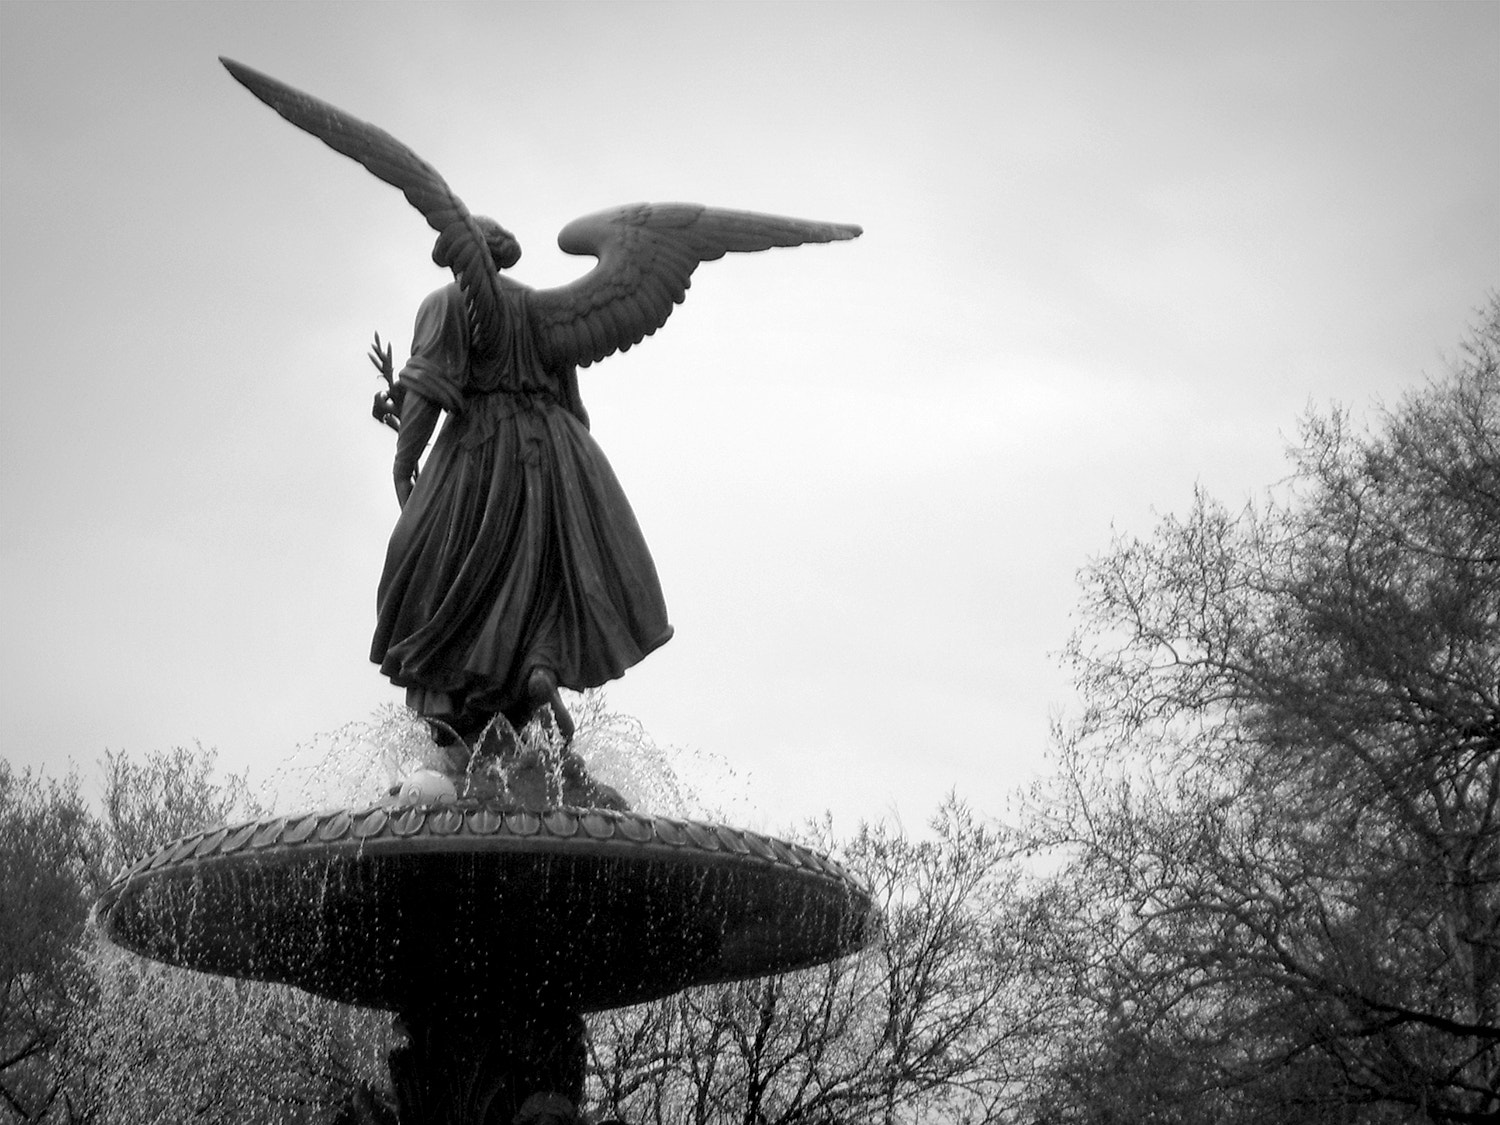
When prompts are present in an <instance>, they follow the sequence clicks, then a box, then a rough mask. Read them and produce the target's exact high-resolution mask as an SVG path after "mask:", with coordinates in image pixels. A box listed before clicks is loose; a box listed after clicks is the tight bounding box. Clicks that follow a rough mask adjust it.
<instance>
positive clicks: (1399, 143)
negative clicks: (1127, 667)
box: [0, 2, 1500, 828]
mask: <svg viewBox="0 0 1500 1125" xmlns="http://www.w3.org/2000/svg"><path fill="white" fill-rule="evenodd" d="M1497 48H1500V5H1497V4H1495V3H1467V4H1434V3H1422V4H1411V5H1395V4H1384V5H1359V4H1337V5H1293V4H1275V5H1232V4H1225V5H1217V4H1216V5H1206V4H1205V5H1172V6H1137V5H1129V4H1118V5H1102V4H1098V5H1078V6H1066V5H1047V6H1031V5H999V4H996V5H977V4H975V5H964V6H951V7H950V6H944V5H939V4H925V3H924V4H920V5H918V4H912V5H900V6H883V5H872V4H870V5H867V4H858V5H841V4H831V3H830V4H805V5H795V6H792V5H788V6H780V5H774V4H754V5H748V6H736V5H728V4H712V5H709V4H701V5H691V4H690V5H671V4H647V5H633V4H623V3H622V4H609V5H600V6H594V5H585V4H576V5H548V6H529V5H511V4H492V5H482V6H481V5H477V4H476V5H453V6H449V5H444V4H421V5H417V4H410V5H407V4H380V5H354V4H339V5H318V4H297V5H293V4H269V3H267V4H251V5H233V4H213V5H208V4H203V5H191V4H171V5H160V6H157V5H150V4H107V5H84V4H64V3H58V4H25V3H16V2H8V3H5V4H3V5H0V131H3V132H0V158H3V162H0V193H3V195H0V223H3V226H0V282H3V289H0V375H3V380H4V385H3V394H0V484H3V490H0V506H3V507H0V519H3V528H4V530H3V540H0V637H3V653H4V656H3V665H0V713H3V718H4V723H3V726H0V731H3V735H0V753H3V754H4V756H5V757H7V758H9V759H10V760H12V761H13V762H17V763H21V764H28V765H41V764H45V765H47V766H48V767H49V768H50V769H53V770H55V771H59V772H60V771H61V770H63V769H65V768H66V763H67V762H68V760H69V759H72V760H74V761H76V762H77V763H79V764H80V765H81V766H84V767H86V768H87V767H90V766H91V765H92V763H93V761H94V760H95V758H97V757H98V756H99V755H100V754H101V753H102V752H103V751H104V750H105V749H106V748H111V749H124V750H128V751H133V752H145V751H147V750H152V749H163V748H166V747H168V746H171V745H173V744H176V743H186V742H191V741H192V740H194V739H197V740H200V741H202V742H203V743H204V744H205V745H212V746H216V747H218V748H219V750H220V752H221V754H222V757H223V761H224V763H225V764H226V765H228V766H230V767H233V768H236V769H239V768H244V767H246V766H248V767H250V768H251V769H252V773H253V775H255V776H265V775H266V774H267V773H269V771H270V770H271V769H273V768H274V767H275V766H276V765H278V764H279V763H280V762H282V761H283V760H285V759H286V757H287V756H288V755H289V754H291V752H292V751H293V749H294V748H295V747H296V746H297V745H298V744H299V743H307V742H309V741H310V740H313V739H314V738H315V737H316V736H317V735H319V734H320V732H325V731H328V730H331V729H333V728H337V727H339V726H341V725H342V724H345V723H347V722H350V721H351V720H360V719H364V718H366V717H368V716H369V715H370V714H371V713H372V711H374V709H375V708H377V707H378V706H379V705H380V704H382V703H386V702H392V701H396V700H398V699H399V698H400V693H399V692H397V691H396V690H395V689H394V688H392V687H391V686H390V685H389V684H388V683H386V682H385V681H384V680H383V679H382V678H381V676H380V675H379V673H378V671H377V670H376V668H375V667H374V666H373V665H370V664H368V663H367V661H366V656H367V653H368V645H369V639H370V630H371V627H372V625H373V617H374V596H375V585H376V581H377V579H378V577H379V572H380V566H381V562H382V558H383V554H384V549H385V539H386V536H387V535H388V533H389V531H390V527H391V525H392V523H393V521H394V518H395V515H396V503H395V499H394V496H393V494H392V491H391V485H390V473H389V469H390V466H389V459H390V454H391V452H392V448H393V443H392V440H391V435H390V433H389V431H386V430H384V429H382V428H381V427H379V426H377V425H376V424H375V423H374V422H373V421H372V420H370V418H369V416H368V404H369V399H370V396H371V394H372V393H373V392H374V390H375V385H376V383H375V378H374V374H373V371H372V370H371V369H370V368H369V367H368V366H367V365H366V362H365V360H364V358H363V352H364V349H365V347H366V344H367V341H368V339H369V336H370V334H371V332H372V331H374V330H376V329H378V330H379V331H380V332H381V333H382V334H383V335H385V336H388V337H391V338H393V339H394V340H395V341H396V346H397V351H398V361H399V359H400V358H402V357H404V354H405V353H404V349H405V348H406V347H407V345H408V344H409V342H410V332H411V324H412V317H413V314H414V312H415V310H416V307H417V304H418V302H419V301H420V300H421V298H422V296H423V295H424V294H426V293H427V292H428V291H430V290H432V289H434V288H436V287H438V286H439V285H441V284H443V283H444V281H445V280H446V279H445V277H444V275H443V274H442V273H440V272H439V271H438V270H437V269H436V268H435V267H434V266H432V264H431V262H430V260H429V258H428V252H429V249H430V247H431V240H432V236H431V233H430V232H429V231H428V230H427V228H426V226H425V224H424V223H423V222H422V220H421V218H420V217H419V216H418V215H417V213H416V212H415V211H413V210H412V209H411V208H410V207H409V206H408V205H407V204H406V203H405V201H404V200H403V199H402V198H401V197H400V195H399V194H398V193H397V192H395V191H394V190H393V189H391V188H389V187H387V186H385V185H384V184H381V183H380V182H378V181H377V180H375V179H374V178H373V177H371V176H370V175H369V174H368V173H366V172H365V171H364V170H363V169H361V168H359V167H358V166H357V165H355V164H354V163H352V162H350V161H348V160H346V159H344V158H342V157H340V156H337V155H336V154H334V153H333V152H331V151H330V150H328V149H326V148H325V147H324V146H323V145H321V144H320V143H318V142H317V141H315V140H313V139H312V138H310V137H308V136H306V135H305V134H302V133H300V132H298V131H297V130H295V129H293V128H292V127H291V126H289V125H287V124H286V123H285V122H283V121H281V120H280V119H279V118H278V117H276V116H275V115H274V114H273V113H272V112H271V111H270V110H268V109H266V108H265V107H263V106H261V105H260V104H259V103H257V102H256V101H255V100H254V99H253V98H251V97H250V95H249V94H248V93H247V92H246V91H244V90H243V89H242V88H240V87H239V86H238V85H237V84H236V83H234V82H233V81H232V80H231V79H230V78H229V76H228V75H227V74H226V73H225V72H224V71H223V70H222V68H221V67H220V66H219V64H218V62H217V61H216V57H217V56H218V55H220V54H224V55H229V56H230V57H233V58H237V59H239V60H241V61H243V62H245V63H248V64H249V65H251V66H254V67H256V68H258V69H261V70H264V71H267V72H268V73H271V74H273V75H275V76H277V77H279V78H281V79H283V80H284V81H287V82H290V83H291V84H293V85H295V86H299V87H301V88H303V89H305V90H307V91H309V92H311V93H313V94H316V95H318V96H320V97H322V98H324V99H326V100H328V101H331V102H333V103H334V104H336V105H339V106H341V107H342V108H344V109H346V110H348V111H350V112H352V113H354V114H356V115H358V116H361V117H364V118H366V119H367V120H371V121H373V122H375V123H377V124H379V125H380V126H382V127H383V128H385V129H387V130H389V131H390V132H392V133H394V134H395V135H396V136H398V137H400V138H401V139H402V140H404V141H406V142H407V143H408V144H409V145H411V146H412V147H413V148H414V149H416V151H417V152H418V153H420V154H421V155H422V156H424V157H425V158H426V159H427V160H429V161H430V162H432V163H433V164H434V165H435V166H436V167H437V168H438V169H439V170H440V171H441V172H442V173H443V174H444V176H445V177H446V178H447V180H448V182H449V183H450V185H451V186H452V187H453V188H454V189H455V190H456V191H457V192H458V194H459V195H461V196H462V197H463V198H464V200H465V201H466V202H467V203H468V204H469V206H470V207H471V208H473V209H474V210H476V211H480V212H486V213H490V214H493V215H494V216H495V217H497V218H498V219H500V220H501V222H503V223H505V224H506V225H507V226H509V227H510V228H511V229H512V230H514V231H515V232H516V233H517V235H518V236H519V238H520V239H521V242H522V245H523V246H524V247H525V250H526V255H525V258H524V259H523V260H522V262H521V264H520V266H519V267H518V269H517V271H516V275H517V276H518V277H520V278H521V279H522V280H524V281H528V282H530V283H532V284H557V283H560V282H563V281H566V280H568V279H570V278H571V277H573V276H576V275H577V274H579V273H581V272H583V271H584V270H585V269H586V268H587V266H588V265H589V264H590V263H589V262H588V261H587V260H586V259H572V258H568V257H567V256H565V255H563V254H562V253H561V252H560V251H558V250H557V249H556V248H555V241H554V240H555V236H556V232H557V231H558V230H559V229H560V228H561V227H562V226H563V225H564V224H565V223H566V222H567V221H568V220H570V219H572V218H574V217H576V216H578V215H582V214H585V213H587V212H591V211H595V210H598V209H600V208H603V207H606V206H611V205H614V204H617V203H625V202H631V201H634V200H639V199H656V200H669V199H687V200H694V201H697V202H703V203H710V204H716V205H720V206H729V207H740V208H746V209H752V210H760V211H773V212H782V213H786V214H793V215H799V216H803V217H807V218H816V219H829V220H838V221H846V222H858V223H861V224H863V225H864V227H865V230H866V234H865V236H864V237H863V238H862V239H860V240H859V241H857V242H854V243H846V244H840V245H836V246H829V247H808V248H803V249H799V250H794V251H776V252H771V253H767V254H763V255H754V256H743V257H731V258H728V259H725V260H723V261H720V262H715V263H710V264H708V265H705V266H704V267H702V268H701V269H700V270H699V271H698V273H697V275H696V277H695V278H694V284H693V288H692V290H691V292H690V294H689V297H688V300H687V302H686V304H685V305H684V306H683V307H682V308H680V309H678V310H677V312H676V314H675V315H674V316H673V318H672V319H671V321H669V322H668V324H667V325H666V327H665V328H664V329H662V330H661V331H660V332H659V333H658V334H657V336H655V337H653V338H651V339H649V340H647V341H645V342H644V343H643V344H642V345H640V346H639V347H638V348H636V349H634V350H632V351H631V352H630V353H628V354H626V355H620V356H615V357H613V358H611V359H608V360H605V361H604V362H603V363H602V364H599V365H597V366H595V367H593V368H590V369H588V370H586V371H585V372H583V374H582V387H583V394H584V399H585V402H586V403H587V405H588V407H589V409H590V412H591V414H592V417H593V424H594V434H595V436H596V437H597V438H598V440H599V442H600V444H601V445H602V446H603V448H604V449H605V451H606V453H607V454H608V456H609V458H610V460H611V462H612V464H613V465H614V467H615V470H616V472H617V474H618V475H619V477H620V479H621V481H622V482H623V484H624V486H625V488H626V490H627V492H628V493H629V495H630V497H631V500H632V503H633V504H634V506H635V509H636V514H637V516H638V517H639V519H640V522H641V525H642V527H643V529H644V531H645V533H646V537H647V540H648V542H649V543H650V544H651V547H652V550H653V553H654V556H655V558H656V562H657V567H658V569H659V571H660V573H661V577H662V584H663V587H664V589H665V592H666V596H667V602H668V606H669V609H670V611H671V616H672V620H673V623H674V625H675V626H676V629H677V635H676V637H675V638H674V640H673V641H672V642H671V644H669V645H668V646H667V647H666V648H664V649H662V650H661V651H659V652H657V653H655V654H653V655H652V656H651V657H649V658H648V659H647V660H646V661H645V662H643V663H642V664H641V665H639V666H637V667H636V668H635V669H633V670H632V671H631V672H629V673H628V674H627V675H626V677H625V678H624V679H623V680H622V681H620V682H618V683H617V684H614V685H612V686H611V687H610V689H609V690H608V698H609V701H610V704H611V705H612V706H613V707H614V708H615V709H617V710H622V711H625V712H629V713H631V714H633V715H635V716H636V717H637V718H639V719H640V720H641V721H642V722H643V723H644V724H645V726H646V728H647V729H648V730H649V731H650V732H651V733H652V734H653V735H654V737H655V738H656V740H657V741H658V742H661V743H664V744H668V745H672V746H676V747H680V748H683V749H685V750H687V751H690V752H697V753H705V754H716V755H721V756H722V757H723V758H724V759H726V760H727V761H728V762H729V763H730V765H731V766H732V767H733V769H734V770H735V771H736V774H737V775H738V778H739V780H736V781H734V782H733V784H735V785H741V784H742V785H744V786H745V787H746V788H747V791H748V794H749V796H750V799H751V800H752V801H753V802H754V804H755V806H756V807H757V808H758V809H759V810H760V813H759V814H758V815H760V816H761V817H763V823H764V825H768V826H770V827H772V828H776V827H778V826H782V825H785V824H787V823H790V822H791V821H794V820H796V819H800V818H801V817H803V816H807V815H813V814H815V813H817V812H819V811H821V810H824V809H832V810H833V811H834V812H835V813H836V815H837V819H838V822H839V823H840V824H842V825H844V826H846V827H850V826H852V823H853V821H854V820H855V819H857V818H859V817H878V816H882V815H887V814H890V813H892V812H894V813H897V814H898V815H900V816H901V817H902V818H903V819H904V820H905V821H906V822H907V823H909V824H915V823H918V822H920V821H922V820H923V819H924V818H925V817H926V816H927V815H928V814H929V813H930V812H931V811H932V809H933V808H934V807H935V805H936V804H937V802H938V801H939V800H940V799H941V797H942V795H943V794H944V793H946V792H947V791H948V790H950V789H955V788H956V789H957V790H958V791H959V793H960V794H962V795H965V796H967V797H969V798H970V799H971V801H972V802H973V803H974V804H975V805H977V806H978V807H979V808H981V809H983V810H987V811H992V812H998V811H1000V809H1001V808H1002V806H1003V803H1004V801H1005V798H1006V794H1007V793H1008V792H1010V791H1011V789H1012V788H1013V787H1014V786H1015V785H1017V784H1021V783H1024V782H1025V781H1026V780H1027V779H1029V778H1030V777H1031V776H1032V775H1033V774H1034V772H1035V771H1036V770H1037V769H1039V768H1041V766H1042V756H1043V753H1044V750H1045V747H1046V741H1047V727H1048V721H1049V718H1050V717H1051V716H1052V715H1053V714H1055V713H1056V712H1058V711H1059V710H1062V709H1065V708H1067V707H1068V706H1070V705H1071V697H1070V693H1069V688H1068V684H1067V680H1066V677H1065V675H1064V674H1063V672H1062V671H1061V670H1060V669H1059V668H1058V667H1057V663H1056V659H1055V656H1054V654H1055V653H1056V651H1057V650H1058V649H1059V648H1060V647H1061V646H1062V644H1063V642H1064V640H1065V639H1066V636H1067V633H1068V631H1069V629H1070V628H1071V625H1072V618H1071V613H1072V610H1073V607H1074V602H1075V599H1076V587H1075V580H1074V575H1075V572H1076V571H1077V569H1078V568H1079V567H1080V566H1081V565H1082V564H1083V563H1084V562H1085V561H1086V560H1087V558H1088V557H1089V556H1090V555H1091V554H1095V553H1098V552H1100V551H1102V550H1104V549H1106V548H1107V546H1108V544H1109V542H1110V538H1111V535H1112V534H1113V532H1114V531H1119V532H1122V533H1128V532H1141V531H1146V530H1148V529H1149V528H1150V527H1151V525H1152V523H1153V521H1154V518H1155V516H1154V513H1157V512H1167V511H1180V510H1182V509H1184V508H1185V507H1186V506H1187V505H1188V503H1189V502H1190V499H1191V494H1192V489H1193V487H1194V485H1195V483H1201V484H1202V485H1203V486H1204V487H1206V488H1207V489H1208V490H1209V491H1211V492H1213V493H1214V494H1216V495H1218V496H1219V497H1221V498H1222V499H1225V500H1226V501H1229V502H1231V503H1239V502H1241V501H1243V500H1245V499H1247V498H1249V497H1250V496H1251V495H1253V494H1255V493H1257V492H1258V491H1259V490H1260V489H1262V488H1263V487H1264V486H1266V485H1269V484H1271V483H1272V482H1273V481H1275V480H1276V479H1277V478H1278V477H1280V476H1281V475H1282V474H1283V472H1284V467H1285V465H1284V462H1283V460H1282V451H1283V448H1284V445H1285V443H1286V441H1287V440H1288V439H1289V438H1290V437H1291V436H1292V435H1293V434H1294V432H1295V422H1296V419H1297V417H1298V415H1299V414H1300V413H1301V412H1302V411H1303V410H1304V408H1305V407H1306V406H1307V405H1308V404H1309V403H1314V404H1319V405H1326V404H1327V403H1329V402H1330V401H1334V400H1337V401H1341V402H1345V403H1348V404H1350V405H1351V406H1353V407H1355V408H1356V409H1357V410H1358V411H1360V412H1361V413H1364V412H1365V411H1367V409H1368V408H1369V406H1370V405H1371V403H1372V402H1374V401H1376V400H1378V399H1384V400H1386V401H1392V400H1394V399H1395V398H1396V397H1397V396H1398V395H1399V394H1400V393H1401V391H1402V389H1403V388H1405V387H1408V386H1412V385H1415V384H1416V383H1417V382H1419V381H1420V379H1421V378H1422V376H1423V374H1424V373H1435V372H1436V371H1438V370H1440V369H1441V366H1442V355H1443V354H1444V352H1445V351H1451V350H1452V349H1453V348H1454V347H1455V346H1456V345H1457V344H1458V342H1459V341H1460V339H1461V338H1462V336H1463V333H1464V330H1465V326H1466V325H1467V324H1468V323H1469V322H1470V321H1471V320H1472V318H1473V313H1474V310H1475V309H1476V308H1477V307H1478V306H1480V305H1481V304H1482V303H1484V301H1485V298H1486V293H1487V292H1488V291H1489V290H1490V289H1491V288H1492V287H1494V286H1495V285H1496V284H1497V283H1500V275H1497V268H1496V267H1497V265H1500V206H1497V204H1496V200H1500V71H1497V68H1496V67H1495V65H1494V60H1495V58H1496V57H1497Z"/></svg>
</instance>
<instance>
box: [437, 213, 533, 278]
mask: <svg viewBox="0 0 1500 1125" xmlns="http://www.w3.org/2000/svg"><path fill="white" fill-rule="evenodd" d="M474 225H475V226H476V227H478V228H479V231H480V233H481V234H483V235H484V242H485V245H486V246H488V247H489V248H490V258H491V259H492V260H493V261H494V263H495V265H496V266H497V267H499V268H500V269H502V270H508V269H510V268H511V267H512V266H513V265H515V264H516V263H517V262H519V261H520V260H521V244H520V243H519V242H517V241H516V236H515V235H513V234H511V233H510V231H508V230H506V229H505V228H504V227H502V226H501V225H500V224H499V223H497V222H495V220H494V219H492V218H490V217H489V216H488V215H475V216H474ZM450 233H451V230H450V231H444V232H443V234H441V235H439V236H438V240H437V245H435V246H434V247H433V248H432V260H433V261H434V262H436V263H437V264H438V265H439V266H442V267H443V268H444V269H450V268H451V267H452V265H453V254H452V251H453V245H454V243H453V242H452V241H451V240H450V238H449V235H450Z"/></svg>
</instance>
